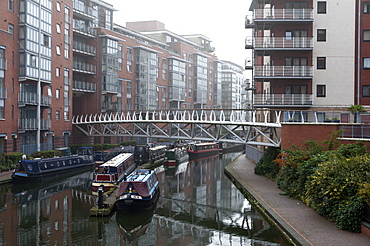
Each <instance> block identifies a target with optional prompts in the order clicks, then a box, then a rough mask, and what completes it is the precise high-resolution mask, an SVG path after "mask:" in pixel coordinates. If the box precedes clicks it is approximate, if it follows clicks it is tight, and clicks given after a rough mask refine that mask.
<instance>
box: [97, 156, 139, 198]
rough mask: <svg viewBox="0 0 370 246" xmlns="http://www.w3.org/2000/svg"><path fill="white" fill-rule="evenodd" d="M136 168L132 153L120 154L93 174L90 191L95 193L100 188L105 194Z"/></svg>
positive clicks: (100, 166)
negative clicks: (101, 187)
mask: <svg viewBox="0 0 370 246" xmlns="http://www.w3.org/2000/svg"><path fill="white" fill-rule="evenodd" d="M135 168H136V164H135V162H134V156H133V154H132V153H121V154H119V155H117V156H115V157H113V158H112V159H110V160H109V161H107V162H105V163H104V164H102V165H99V166H98V168H97V170H95V172H94V177H93V182H92V191H93V192H97V191H98V189H99V187H100V186H103V191H104V192H106V191H108V190H110V189H111V188H115V184H116V183H118V182H121V181H122V180H123V178H124V177H125V175H128V174H130V173H131V172H132V171H134V170H135Z"/></svg>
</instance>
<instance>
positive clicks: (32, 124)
mask: <svg viewBox="0 0 370 246" xmlns="http://www.w3.org/2000/svg"><path fill="white" fill-rule="evenodd" d="M50 128H51V120H46V119H40V130H50ZM37 129H38V120H37V119H34V118H31V119H19V120H18V130H20V131H34V130H37Z"/></svg>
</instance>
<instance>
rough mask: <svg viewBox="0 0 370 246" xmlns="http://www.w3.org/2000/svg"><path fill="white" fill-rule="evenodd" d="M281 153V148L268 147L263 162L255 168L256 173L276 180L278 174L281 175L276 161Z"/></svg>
mask: <svg viewBox="0 0 370 246" xmlns="http://www.w3.org/2000/svg"><path fill="white" fill-rule="evenodd" d="M279 153H280V149H279V148H276V147H268V148H267V150H266V151H265V153H264V155H263V157H262V158H261V160H260V161H259V162H258V163H257V165H256V166H255V168H254V173H255V174H258V175H263V176H266V177H267V178H270V179H275V178H276V176H277V174H278V173H279V170H280V167H279V164H278V163H277V162H275V161H274V160H275V159H276V157H277V155H278V154H279Z"/></svg>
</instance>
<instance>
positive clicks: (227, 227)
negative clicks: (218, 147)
mask: <svg viewBox="0 0 370 246" xmlns="http://www.w3.org/2000/svg"><path fill="white" fill-rule="evenodd" d="M238 155H239V154H238V153H232V154H225V155H223V156H216V157H211V158H208V159H203V160H199V161H193V162H186V163H182V164H180V165H179V166H177V167H172V168H166V167H163V166H161V167H158V168H156V172H157V175H158V178H159V180H160V190H161V195H160V198H159V200H158V203H157V206H156V208H154V209H153V210H149V211H145V212H141V213H136V214H122V213H119V212H115V213H114V214H112V216H110V217H99V218H97V217H90V216H89V209H90V208H91V207H92V206H94V204H95V203H96V198H95V197H94V196H92V195H91V178H92V173H91V172H86V173H83V174H80V175H76V176H73V177H71V178H69V179H64V180H59V181H58V180H55V181H54V182H49V183H45V184H37V185H36V184H34V185H31V184H30V185H22V186H20V185H15V184H7V185H1V186H0V245H24V246H26V245H27V246H29V245H86V246H91V245H109V246H111V245H143V246H144V245H145V246H148V245H176V246H179V245H243V246H244V245H287V243H286V242H284V240H283V239H282V238H281V237H280V235H279V234H278V233H277V231H276V230H275V229H274V227H272V226H271V225H269V224H268V223H267V222H266V221H265V220H264V219H263V217H262V216H261V215H259V214H258V212H257V211H255V210H254V208H253V207H252V206H251V205H250V204H249V202H248V201H247V200H246V199H245V197H244V196H243V194H241V193H240V192H239V190H238V189H237V188H236V187H235V186H234V185H233V184H232V183H231V182H230V181H229V179H228V178H227V177H226V176H225V175H224V167H225V166H226V165H227V164H228V163H230V162H231V161H232V160H233V159H235V158H236V157H237V156H238Z"/></svg>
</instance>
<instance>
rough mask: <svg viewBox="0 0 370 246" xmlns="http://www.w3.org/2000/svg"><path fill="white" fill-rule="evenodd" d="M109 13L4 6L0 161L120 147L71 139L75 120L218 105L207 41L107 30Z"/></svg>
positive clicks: (79, 3) (84, 3)
mask: <svg viewBox="0 0 370 246" xmlns="http://www.w3.org/2000/svg"><path fill="white" fill-rule="evenodd" d="M114 11H115V9H114V7H113V6H112V5H110V4H108V3H106V2H104V1H100V0H94V1H93V0H66V1H62V2H61V1H34V0H22V1H20V4H19V5H18V4H16V3H15V2H14V1H7V6H6V7H4V8H2V9H1V10H0V13H1V16H3V19H2V20H1V21H0V36H1V39H0V40H1V41H0V120H1V121H2V124H1V125H0V153H2V152H15V151H17V152H24V153H27V154H29V153H32V152H35V151H38V150H50V149H54V148H55V147H64V146H68V145H70V144H72V143H78V141H82V139H83V140H85V141H86V143H87V142H88V143H101V142H103V141H105V142H107V143H110V142H111V143H117V142H120V141H122V139H119V138H112V139H109V138H106V139H103V138H98V137H97V138H95V139H93V138H92V139H86V138H78V137H72V136H76V135H77V134H79V133H80V132H78V131H77V130H76V129H72V124H71V120H72V116H73V115H85V114H94V113H105V112H108V113H109V112H121V111H126V110H151V109H169V108H173V109H177V108H181V109H193V108H213V107H216V108H220V107H221V63H220V61H219V60H218V58H217V57H216V55H215V54H214V51H215V48H214V47H212V46H211V40H210V39H209V38H207V37H205V36H204V35H201V34H197V35H179V34H175V33H173V32H170V31H168V30H166V29H165V26H164V24H163V23H160V22H158V21H143V22H130V23H127V27H123V26H120V25H117V24H113V22H112V20H113V13H114ZM15 27H17V28H15ZM18 27H19V28H18ZM5 99H6V100H5ZM75 130H76V132H74V131H75ZM72 133H73V135H72Z"/></svg>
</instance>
